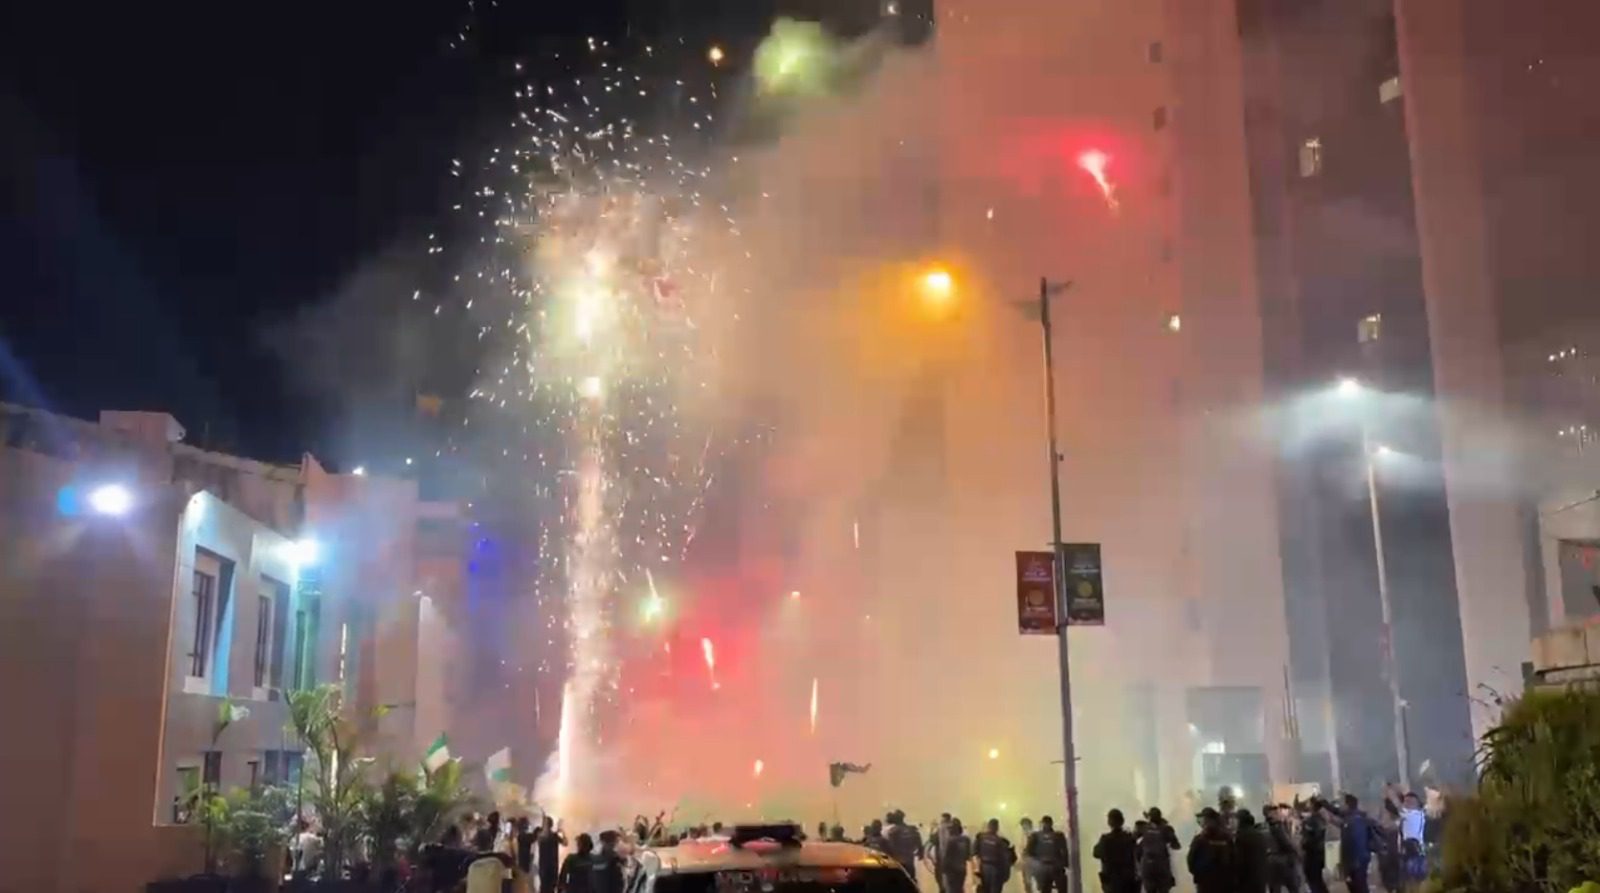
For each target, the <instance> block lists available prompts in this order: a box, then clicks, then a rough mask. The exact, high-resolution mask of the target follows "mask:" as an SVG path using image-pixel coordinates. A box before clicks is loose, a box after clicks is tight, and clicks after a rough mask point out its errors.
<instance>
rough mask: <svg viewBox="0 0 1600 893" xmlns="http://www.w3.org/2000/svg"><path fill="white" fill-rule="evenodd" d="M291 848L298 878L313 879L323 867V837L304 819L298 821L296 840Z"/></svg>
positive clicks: (291, 843) (291, 842)
mask: <svg viewBox="0 0 1600 893" xmlns="http://www.w3.org/2000/svg"><path fill="white" fill-rule="evenodd" d="M289 846H290V847H291V848H292V849H293V851H294V853H293V855H294V874H295V876H296V877H299V878H309V877H312V876H314V875H315V874H316V873H317V870H318V869H320V868H321V867H322V837H321V836H320V835H319V834H317V832H316V830H315V829H314V828H312V827H311V823H310V822H309V821H307V820H306V819H305V818H304V817H302V818H300V819H298V820H296V822H295V835H294V839H293V840H291V841H290V842H289Z"/></svg>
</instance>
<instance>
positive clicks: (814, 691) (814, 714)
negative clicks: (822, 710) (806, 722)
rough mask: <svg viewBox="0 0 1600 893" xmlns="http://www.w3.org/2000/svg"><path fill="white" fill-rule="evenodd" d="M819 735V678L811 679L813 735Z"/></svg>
mask: <svg viewBox="0 0 1600 893" xmlns="http://www.w3.org/2000/svg"><path fill="white" fill-rule="evenodd" d="M816 733H817V677H815V676H812V677H811V734H813V735H815V734H816Z"/></svg>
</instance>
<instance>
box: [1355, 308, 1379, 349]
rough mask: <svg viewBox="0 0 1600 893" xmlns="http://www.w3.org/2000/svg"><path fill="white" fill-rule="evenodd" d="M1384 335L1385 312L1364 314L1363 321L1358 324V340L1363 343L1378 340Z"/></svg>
mask: <svg viewBox="0 0 1600 893" xmlns="http://www.w3.org/2000/svg"><path fill="white" fill-rule="evenodd" d="M1382 335H1383V314H1381V313H1374V314H1372V315H1371V316H1363V317H1362V318H1361V322H1359V323H1357V324H1356V340H1357V341H1359V342H1360V343H1362V344H1366V343H1368V342H1370V341H1377V340H1378V338H1380V337H1381V336H1382Z"/></svg>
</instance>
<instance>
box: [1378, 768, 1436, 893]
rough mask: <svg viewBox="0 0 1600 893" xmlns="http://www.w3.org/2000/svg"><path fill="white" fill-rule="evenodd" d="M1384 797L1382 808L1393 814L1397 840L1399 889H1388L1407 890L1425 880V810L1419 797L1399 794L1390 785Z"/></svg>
mask: <svg viewBox="0 0 1600 893" xmlns="http://www.w3.org/2000/svg"><path fill="white" fill-rule="evenodd" d="M1384 796H1385V805H1386V806H1388V807H1389V808H1390V810H1392V812H1393V815H1394V818H1395V822H1396V825H1397V835H1396V836H1397V838H1398V840H1397V843H1398V846H1397V849H1396V854H1397V858H1398V860H1399V865H1398V868H1399V872H1398V876H1397V882H1398V884H1399V886H1398V887H1397V888H1391V889H1407V890H1409V889H1412V888H1415V887H1416V886H1418V885H1419V884H1421V883H1422V882H1423V881H1424V880H1426V879H1427V877H1428V844H1427V834H1428V811H1427V809H1425V808H1424V807H1423V805H1422V798H1421V797H1418V796H1417V795H1416V793H1414V792H1408V793H1406V794H1404V795H1402V794H1401V793H1400V789H1399V788H1398V787H1395V786H1392V785H1391V786H1390V787H1389V788H1388V789H1386V790H1385V791H1384ZM1385 886H1387V883H1385Z"/></svg>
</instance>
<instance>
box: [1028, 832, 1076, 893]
mask: <svg viewBox="0 0 1600 893" xmlns="http://www.w3.org/2000/svg"><path fill="white" fill-rule="evenodd" d="M1024 851H1025V852H1026V853H1027V855H1028V858H1030V859H1032V860H1033V862H1034V866H1035V867H1034V872H1035V873H1034V882H1035V883H1036V884H1037V885H1038V890H1039V893H1065V891H1066V890H1067V859H1068V852H1069V851H1068V849H1067V835H1065V834H1062V833H1061V832H1060V831H1057V830H1056V823H1055V819H1053V818H1051V817H1050V816H1045V817H1044V818H1042V819H1040V820H1039V830H1037V831H1035V832H1033V834H1032V836H1030V837H1029V838H1028V844H1027V847H1026V849H1025V850H1024Z"/></svg>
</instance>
